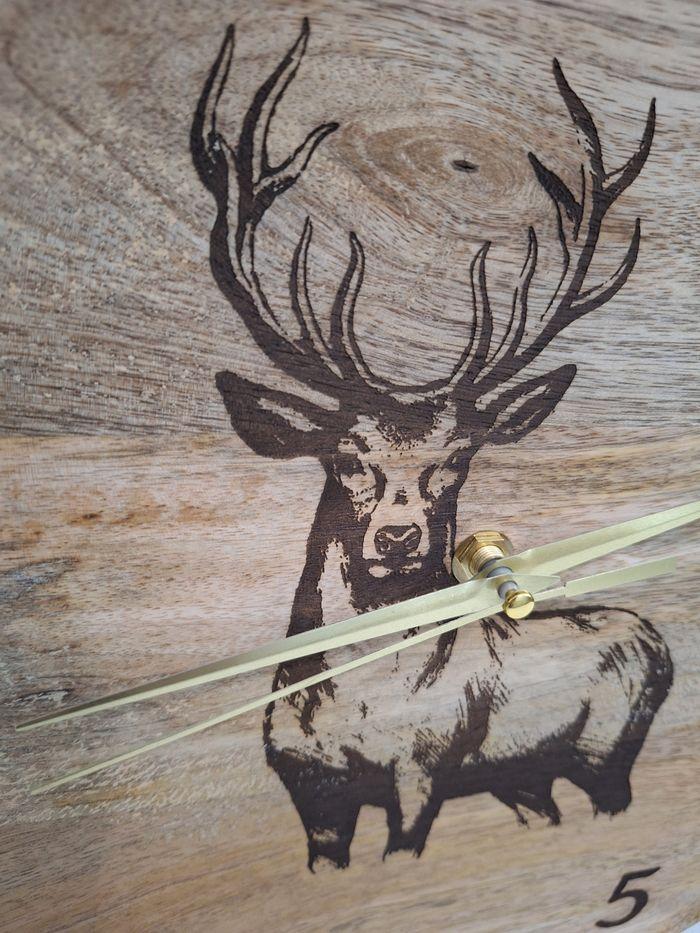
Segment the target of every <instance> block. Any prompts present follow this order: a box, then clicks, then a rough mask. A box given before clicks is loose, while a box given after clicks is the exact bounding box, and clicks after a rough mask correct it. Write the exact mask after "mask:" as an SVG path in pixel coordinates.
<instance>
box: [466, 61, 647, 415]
mask: <svg viewBox="0 0 700 933" xmlns="http://www.w3.org/2000/svg"><path fill="white" fill-rule="evenodd" d="M553 71H554V77H555V80H556V82H557V86H558V88H559V93H560V94H561V96H562V98H563V100H564V102H565V104H566V106H567V109H568V111H569V113H570V115H571V119H572V121H573V124H574V126H575V127H576V131H577V134H578V137H579V141H580V143H581V144H582V146H583V150H584V153H585V161H584V162H583V163H582V165H581V195H580V199H577V198H576V197H575V196H574V194H573V192H572V191H571V190H570V189H569V188H568V187H567V185H566V184H565V183H564V182H563V181H562V179H561V178H560V177H559V176H558V175H556V174H555V173H554V172H553V171H552V170H551V169H548V168H546V167H545V166H544V165H543V164H542V163H541V162H540V160H539V159H538V158H537V156H536V155H534V154H533V153H532V152H531V153H529V159H530V163H531V165H532V167H533V169H534V172H535V176H536V178H537V180H538V182H539V183H540V185H541V186H542V187H543V188H544V190H545V191H546V192H547V194H548V195H549V197H550V198H551V199H552V202H553V203H554V206H555V208H556V211H557V222H558V234H559V242H560V244H561V249H562V254H563V260H564V263H563V273H562V276H561V279H560V281H559V283H558V285H557V288H556V290H555V292H554V295H553V296H552V299H551V301H550V302H549V304H548V306H547V308H546V309H545V311H544V312H543V314H542V315H541V317H540V320H539V322H538V327H537V330H536V334H535V336H534V338H533V339H532V340H531V341H529V342H527V341H526V339H525V337H526V333H527V331H528V324H530V323H531V322H530V321H529V320H528V316H529V308H528V298H529V290H530V285H531V284H532V280H533V277H534V275H535V272H536V269H537V235H536V233H535V230H534V228H533V227H530V228H529V230H528V248H527V255H526V257H525V262H524V264H523V268H522V271H521V274H520V278H519V280H518V283H517V285H516V287H515V289H514V292H513V300H512V307H511V314H510V320H509V323H508V325H507V328H506V332H505V334H504V336H503V338H502V340H501V341H500V343H499V344H498V346H496V347H495V348H493V347H492V346H491V344H492V336H493V315H492V311H491V306H490V302H489V296H488V289H487V284H486V257H487V254H488V250H489V246H490V243H489V242H486V243H484V245H483V246H482V247H481V249H480V250H479V252H478V253H477V255H476V257H475V258H474V261H473V262H472V266H471V282H472V295H473V308H474V323H473V331H472V339H471V341H470V345H469V347H468V348H467V351H466V352H465V353H464V354H463V355H462V358H461V360H460V363H459V366H458V368H457V370H456V371H455V372H454V374H453V377H452V379H451V385H452V387H454V388H457V387H460V386H462V387H464V388H467V386H470V387H472V390H471V391H472V395H473V396H474V397H479V396H484V395H485V394H486V393H488V392H490V391H492V390H493V389H495V388H496V387H498V386H502V385H504V384H506V383H508V382H510V381H512V380H513V379H514V377H515V376H516V375H517V374H519V373H521V372H522V371H523V370H524V369H525V368H526V367H527V366H528V365H529V364H530V363H531V362H532V361H533V360H534V359H535V358H536V357H537V356H539V354H540V353H541V352H542V351H543V350H544V349H545V347H547V345H548V344H549V343H550V342H551V341H552V340H553V338H554V337H556V335H557V334H559V333H560V332H561V331H562V330H563V329H564V328H565V327H567V326H568V325H569V324H571V323H573V322H574V321H576V320H578V318H580V317H582V316H583V315H584V314H588V313H589V312H590V311H594V310H595V309H596V308H600V307H601V305H603V304H605V303H606V302H607V301H609V300H610V299H611V298H612V297H613V296H614V295H615V294H617V292H618V291H619V290H620V289H621V288H622V286H623V285H624V284H625V282H626V281H627V279H628V278H629V275H630V273H631V272H632V269H633V268H634V264H635V262H636V259H637V254H638V251H639V240H640V221H639V218H637V220H636V222H635V227H634V232H633V234H632V238H631V240H630V244H629V246H628V248H627V252H626V254H625V257H624V259H623V260H622V262H621V263H620V265H619V267H618V269H617V271H616V272H615V273H614V274H613V275H612V276H611V277H610V278H609V279H607V280H606V281H604V282H601V283H599V284H597V285H595V286H593V287H589V288H586V289H584V285H585V282H586V277H587V274H588V271H589V268H590V264H591V261H592V259H593V255H594V252H595V248H596V245H597V243H598V238H599V236H600V231H601V227H602V224H603V221H604V219H605V215H606V214H607V212H608V210H609V209H610V207H611V206H612V205H613V204H614V203H615V201H616V200H617V198H618V197H619V196H620V195H621V194H622V193H623V191H625V190H626V189H627V188H628V187H629V186H630V185H631V184H632V182H633V181H634V180H635V179H636V177H637V176H638V175H639V173H640V171H641V169H642V167H643V165H644V163H645V161H646V159H647V156H648V155H649V150H650V148H651V142H652V139H653V136H654V124H655V102H654V100H652V101H651V105H650V107H649V114H648V117H647V122H646V126H645V128H644V133H643V136H642V139H641V142H640V144H639V147H638V149H637V151H636V152H635V153H634V155H632V156H631V158H630V159H628V161H627V162H626V163H625V164H624V165H623V166H622V168H620V169H618V170H616V171H614V172H606V171H605V167H604V163H603V154H602V149H601V145H600V137H599V135H598V130H597V128H596V125H595V122H594V120H593V117H592V116H591V114H590V112H589V111H588V109H587V107H586V106H585V104H584V103H583V101H582V100H581V99H580V97H578V95H577V94H576V93H575V92H574V91H573V90H572V88H571V86H570V85H569V83H568V82H567V80H566V78H565V77H564V73H563V71H562V69H561V66H560V65H559V62H558V61H557V60H556V59H554V62H553ZM574 252H575V253H576V258H575V260H574V261H572V259H571V256H572V253H574ZM571 378H573V373H572V374H571ZM569 381H570V379H569ZM540 384H541V385H544V381H543V380H540ZM567 384H568V383H567ZM497 402H498V400H497Z"/></svg>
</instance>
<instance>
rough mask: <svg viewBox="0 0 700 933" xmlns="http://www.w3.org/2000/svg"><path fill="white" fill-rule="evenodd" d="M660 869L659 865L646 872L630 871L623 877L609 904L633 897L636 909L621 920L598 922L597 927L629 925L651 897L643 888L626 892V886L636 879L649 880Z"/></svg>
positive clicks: (609, 899)
mask: <svg viewBox="0 0 700 933" xmlns="http://www.w3.org/2000/svg"><path fill="white" fill-rule="evenodd" d="M660 867H661V866H660V865H657V867H656V868H646V869H644V871H629V872H627V874H626V875H623V876H622V878H620V881H619V882H618V885H617V887H616V888H615V890H614V891H613V893H612V894H611V895H610V897H609V898H608V904H612V903H613V902H614V901H619V900H621V899H622V898H623V897H631V898H632V900H633V901H634V907H633V908H632V910H631V911H630V912H629V913H628V914H626V915H625V916H624V917H622V918H621V919H620V920H598V921H597V922H596V926H597V927H618V926H620V924H621V923H627V921H628V920H632V918H633V917H636V916H637V914H638V913H640V911H642V910H644V908H645V907H646V906H647V903H648V901H649V895H648V894H647V892H646V891H644V890H643V889H642V888H630V890H629V891H625V885H626V884H627V882H628V881H634V879H635V878H648V877H649V875H653V874H655V873H656V872H657V871H658V870H659V868H660Z"/></svg>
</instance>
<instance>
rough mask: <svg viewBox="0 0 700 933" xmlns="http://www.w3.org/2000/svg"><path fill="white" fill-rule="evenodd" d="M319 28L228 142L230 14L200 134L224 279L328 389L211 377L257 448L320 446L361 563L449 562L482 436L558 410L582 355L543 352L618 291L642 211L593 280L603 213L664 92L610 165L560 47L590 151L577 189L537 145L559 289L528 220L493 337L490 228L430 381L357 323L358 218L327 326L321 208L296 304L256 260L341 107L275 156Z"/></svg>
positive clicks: (314, 449)
mask: <svg viewBox="0 0 700 933" xmlns="http://www.w3.org/2000/svg"><path fill="white" fill-rule="evenodd" d="M308 36H309V25H308V22H307V21H304V24H303V27H302V30H301V34H300V35H299V38H298V39H297V41H296V42H295V44H294V45H293V46H292V47H291V48H290V49H289V51H288V52H287V54H286V55H285V57H284V58H283V59H282V61H281V62H280V64H279V65H278V67H277V68H276V69H275V71H274V72H273V73H272V74H271V75H270V76H269V78H268V79H267V80H266V81H265V82H264V83H263V84H262V85H261V86H260V88H259V89H258V91H257V93H256V94H255V97H254V99H253V102H252V104H251V106H250V107H249V108H248V111H247V112H246V114H245V116H244V118H243V120H242V123H241V128H240V132H239V134H238V138H237V140H236V142H235V144H230V143H229V142H228V140H227V139H226V137H225V135H224V133H223V132H222V130H221V129H220V128H219V125H218V123H217V108H218V106H219V104H220V101H221V98H222V95H223V93H224V90H225V87H226V83H227V79H228V75H229V70H230V67H231V60H232V56H233V50H234V30H233V27H229V29H228V30H227V32H226V36H225V38H224V41H223V44H222V46H221V49H220V51H219V54H218V55H217V58H216V60H215V62H214V65H213V67H212V69H211V71H210V73H209V76H208V77H207V80H206V82H205V85H204V89H203V91H202V95H201V97H200V99H199V102H198V105H197V108H196V112H195V115H194V120H193V123H192V132H191V149H192V156H193V159H194V164H195V166H196V169H197V172H198V174H199V177H200V179H201V180H202V182H203V184H204V185H205V186H206V187H207V188H208V189H209V191H211V193H212V194H213V196H214V199H215V201H216V206H217V215H216V220H215V222H214V225H213V228H212V232H211V254H210V255H211V268H212V272H213V275H214V278H215V280H216V282H217V284H218V285H219V288H220V289H221V291H222V293H223V294H224V295H225V296H226V298H227V299H228V301H229V302H230V304H231V306H232V308H233V310H234V311H235V312H236V314H237V315H238V316H239V317H240V318H241V320H242V321H243V322H244V324H245V325H246V327H247V329H248V331H249V333H250V335H251V336H252V338H253V339H254V340H255V342H256V343H257V344H258V346H259V347H260V348H261V349H262V350H263V352H264V353H265V354H266V355H267V356H268V358H269V359H270V360H271V361H272V363H274V365H275V366H276V367H278V368H279V369H280V370H281V371H282V372H283V373H285V374H287V375H288V376H290V377H292V378H293V379H294V380H295V381H296V383H302V384H306V385H308V386H310V387H312V388H313V389H314V391H315V393H316V395H317V396H318V395H319V393H320V395H321V397H323V398H325V400H326V401H325V404H318V403H315V402H311V401H309V400H308V399H306V398H304V397H303V396H302V395H299V394H296V393H293V392H286V391H280V390H276V389H272V388H270V387H269V386H267V385H264V384H261V383H258V382H253V381H251V380H248V379H245V378H244V377H242V376H240V375H238V374H236V373H234V372H229V371H225V372H220V373H218V374H217V377H216V384H217V387H218V389H219V392H220V393H221V396H222V398H223V400H224V404H225V405H226V409H227V411H228V413H229V415H230V418H231V423H232V425H233V427H234V429H235V430H236V431H237V433H238V434H239V435H240V436H241V437H242V438H243V440H244V441H245V442H246V443H247V444H248V445H249V446H250V447H251V448H252V449H253V450H254V451H255V452H257V453H259V454H261V455H264V456H268V457H277V458H290V457H298V456H310V455H312V456H316V457H318V458H319V459H320V461H321V463H322V464H323V466H324V468H325V470H326V474H327V477H328V479H327V483H328V486H327V488H330V489H331V490H332V491H333V494H334V496H335V498H336V499H337V501H338V502H339V503H343V504H344V508H345V510H346V516H347V521H346V525H347V527H348V528H349V527H350V526H352V527H353V528H354V529H355V531H354V543H351V544H350V547H354V548H355V550H356V551H357V554H356V556H357V557H358V558H360V556H361V558H362V562H363V566H364V572H366V573H367V574H368V575H369V576H371V577H374V578H378V577H385V576H389V575H395V574H406V573H412V572H413V571H424V570H425V569H426V568H434V567H437V566H438V565H440V566H441V565H442V564H443V561H444V558H445V554H446V550H447V548H449V547H450V546H451V544H452V537H453V535H454V517H455V514H456V507H457V496H458V493H459V490H460V487H461V486H462V484H463V483H464V480H465V479H466V476H467V472H468V470H469V464H470V461H471V458H472V457H473V456H474V454H475V453H476V452H477V450H479V448H480V447H481V446H482V445H483V444H485V443H491V444H507V443H514V442H517V441H519V440H520V439H521V438H523V437H524V436H525V435H526V434H528V433H529V432H530V431H532V430H533V429H534V428H536V427H537V426H538V425H539V424H541V423H542V421H543V420H544V419H545V418H546V417H547V415H549V414H550V413H551V412H552V411H553V410H554V408H555V407H556V405H557V403H558V402H559V400H560V399H561V398H562V396H563V395H564V393H565V392H566V390H567V388H568V387H569V385H570V384H571V381H572V379H573V378H574V375H575V373H576V367H575V366H574V365H573V364H567V365H565V366H559V367H558V368H556V369H553V370H551V371H549V372H546V373H545V374H544V375H543V374H541V373H536V372H534V369H535V363H536V361H537V360H538V358H539V357H540V355H541V354H542V352H543V351H544V350H545V349H546V348H547V347H548V345H549V344H550V343H551V342H552V340H553V339H554V338H555V337H556V336H557V335H558V334H559V333H561V331H562V330H563V329H564V328H565V327H567V326H568V325H569V324H571V323H572V322H574V321H576V320H577V319H578V318H580V317H582V316H583V315H584V314H588V313H589V312H591V311H593V310H595V309H596V308H599V307H601V305H603V304H605V303H606V302H607V301H609V300H610V299H611V298H612V297H613V296H614V295H615V294H616V293H617V292H618V291H619V290H620V288H621V287H622V286H623V285H624V283H625V282H626V280H627V278H628V277H629V275H630V273H631V271H632V269H633V267H634V264H635V261H636V258H637V253H638V250H639V240H640V224H639V220H637V221H636V223H635V227H634V231H633V233H632V237H631V240H630V243H629V246H628V249H627V252H626V255H625V257H624V259H623V260H622V262H621V264H620V266H619V268H618V269H617V271H616V272H615V273H614V274H613V275H612V276H611V277H610V278H609V279H608V280H606V281H604V282H601V283H596V284H594V285H589V284H588V282H587V277H588V271H589V267H590V264H591V261H592V258H593V255H594V252H595V248H596V245H597V242H598V239H599V236H600V231H601V226H602V224H603V221H604V219H605V216H606V214H607V212H608V210H609V209H610V207H611V206H612V205H613V203H614V202H615V201H616V200H617V198H618V197H619V196H620V195H621V194H622V192H623V191H624V190H625V189H626V188H627V187H629V185H630V184H631V183H632V182H633V181H634V179H635V178H636V177H637V175H638V174H639V172H640V171H641V169H642V166H643V165H644V162H645V161H646V158H647V155H648V153H649V150H650V147H651V142H652V137H653V133H654V120H655V111H654V102H653V101H652V103H651V106H650V109H649V115H648V118H647V122H646V127H645V129H644V134H643V136H642V140H641V143H640V145H639V147H638V149H637V151H636V152H635V153H634V154H633V155H632V157H631V158H630V159H629V160H628V161H627V162H626V163H625V164H624V165H623V166H622V168H620V169H618V170H616V171H613V172H607V171H606V170H605V167H604V163H603V154H602V150H601V145H600V139H599V136H598V131H597V129H596V126H595V123H594V121H593V118H592V117H591V114H590V113H589V111H588V110H587V108H586V106H585V105H584V103H583V102H582V101H581V99H580V98H579V97H578V96H577V95H576V94H575V93H574V91H573V90H572V89H571V87H570V86H569V84H568V83H567V81H566V78H565V77H564V73H563V72H562V69H561V67H560V66H559V63H558V62H557V61H556V59H555V60H554V63H553V72H554V78H555V80H556V83H557V87H558V89H559V93H560V94H561V96H562V98H563V100H564V103H565V104H566V107H567V109H568V111H569V114H570V116H571V119H572V121H573V124H574V127H575V129H576V131H577V134H578V138H579V142H580V145H581V147H582V151H583V159H582V164H581V191H580V194H579V196H578V197H577V196H575V195H574V193H573V192H572V191H571V190H570V189H569V188H568V186H567V185H566V184H565V183H564V182H563V180H562V179H561V178H560V177H559V176H558V175H556V174H555V173H554V172H553V171H551V170H550V169H548V168H546V167H545V166H544V165H543V164H542V163H541V162H540V161H539V159H538V158H537V157H536V156H535V155H533V154H532V153H530V154H529V158H530V162H531V164H532V167H533V170H534V173H535V177H536V179H537V181H538V182H539V184H540V185H541V186H542V188H543V189H544V190H545V191H546V193H547V194H548V195H549V197H550V198H551V200H552V203H553V205H554V207H555V210H556V216H557V229H558V236H559V243H560V246H561V251H562V257H563V271H562V275H561V277H560V279H559V282H558V284H557V286H556V288H555V290H554V293H553V295H552V297H551V300H550V301H549V303H548V305H547V307H546V308H545V310H544V311H543V312H542V313H541V314H538V315H537V316H536V317H533V315H532V313H531V312H530V309H529V307H528V299H529V292H530V286H531V284H532V281H533V277H534V275H535V272H536V269H537V246H538V241H537V235H536V233H535V230H534V229H533V228H532V227H530V228H529V231H528V244H527V252H526V256H525V261H524V264H523V268H522V272H521V274H520V277H519V280H518V282H517V284H516V285H515V288H514V291H513V296H512V302H511V307H510V311H509V315H508V324H507V328H506V330H505V333H504V334H503V335H502V336H500V338H498V339H496V337H495V329H494V315H493V312H492V308H491V303H490V300H489V294H488V288H487V276H486V260H487V254H488V251H489V246H490V244H489V243H488V242H486V243H484V244H483V246H482V247H481V249H480V250H479V251H478V253H477V254H476V256H475V257H474V260H473V261H472V264H471V294H472V310H473V316H472V320H471V323H470V327H469V335H468V339H467V340H466V341H465V347H464V350H463V351H462V353H461V355H460V357H459V359H458V360H457V361H456V363H455V365H454V367H453V368H452V370H451V372H450V373H449V374H448V375H446V376H445V377H444V378H443V379H438V380H434V381H432V382H429V383H425V384H419V385H418V384H417V385H402V384H396V383H393V382H391V381H390V380H388V379H385V378H383V377H381V376H378V375H377V374H375V373H374V372H373V371H372V369H371V368H370V367H369V365H368V364H367V361H366V360H365V358H364V356H363V353H362V350H361V348H360V346H359V344H358V341H357V339H356V337H355V330H354V317H355V306H356V302H357V299H358V295H359V293H360V289H361V287H362V280H363V276H364V266H365V257H364V251H363V249H362V244H361V243H360V240H359V239H358V237H357V236H356V234H355V233H351V234H350V256H349V260H348V264H347V268H346V270H345V274H344V276H343V278H342V281H341V282H340V285H339V287H338V289H337V292H336V295H335V299H334V301H333V304H332V307H331V309H330V320H329V323H328V326H327V327H324V326H323V325H322V323H321V321H320V320H319V317H318V316H317V314H316V311H315V310H314V307H313V304H312V300H311V295H310V292H309V284H308V275H307V267H308V256H309V250H310V248H311V242H312V236H313V225H312V223H311V220H310V219H307V220H306V222H305V224H304V227H303V230H302V232H301V236H300V237H299V240H298V243H297V246H296V249H295V251H294V255H293V259H292V262H291V268H290V273H289V308H284V309H280V308H273V307H272V305H271V303H270V301H269V300H268V298H267V297H266V295H265V294H264V292H263V290H262V287H261V283H260V280H259V278H258V275H257V273H256V269H255V249H254V243H255V233H256V229H257V227H258V224H259V223H260V222H261V220H262V219H263V217H264V216H265V213H266V211H267V210H268V209H269V208H270V207H271V206H272V204H273V203H274V201H275V200H276V199H277V198H278V197H279V196H280V195H281V194H283V193H284V192H285V191H287V190H288V189H289V188H290V187H291V186H292V185H294V183H295V182H296V181H297V180H298V178H299V177H300V175H301V174H302V172H303V171H304V169H305V168H306V167H307V166H308V164H309V162H310V160H311V158H312V156H313V154H314V152H315V151H316V149H317V148H318V146H319V145H320V144H321V143H322V142H323V140H324V139H326V137H327V136H329V135H330V134H331V133H333V132H335V131H336V130H337V129H338V124H337V123H324V124H321V125H320V126H317V127H316V128H315V129H313V130H312V131H311V132H310V133H309V134H308V135H307V137H306V139H305V140H304V141H303V142H302V143H301V145H300V146H299V147H298V148H297V149H296V150H295V151H294V152H292V153H291V154H290V155H289V156H288V157H287V158H286V159H284V160H283V161H282V162H280V163H279V164H277V165H272V164H271V163H270V159H269V153H268V146H267V141H268V135H269V132H270V125H271V121H272V118H273V116H274V113H275V110H276V108H277V107H278V105H279V104H280V102H281V101H282V98H283V96H284V94H285V91H286V89H287V88H288V87H289V84H290V82H291V81H292V80H293V79H294V77H295V76H296V73H297V70H298V68H299V65H300V63H301V60H302V58H303V56H304V52H305V49H306V45H307V41H308ZM288 320H293V321H294V322H295V323H294V326H293V328H289V327H288V326H287V325H286V324H285V323H283V322H285V321H288ZM421 448H422V449H423V450H424V451H425V452H426V454H425V456H421V454H420V449H421ZM426 462H428V465H427V466H426V465H425V464H426ZM417 464H418V465H420V464H422V466H419V468H417V466H416V465H417ZM411 472H412V474H413V475H412V476H411ZM407 477H408V478H407Z"/></svg>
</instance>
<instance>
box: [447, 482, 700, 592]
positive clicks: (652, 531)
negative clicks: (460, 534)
mask: <svg viewBox="0 0 700 933" xmlns="http://www.w3.org/2000/svg"><path fill="white" fill-rule="evenodd" d="M698 519H700V500H698V501H695V502H688V503H687V504H685V505H680V506H676V507H675V508H672V509H666V510H665V511H663V512H654V513H652V514H651V515H644V516H643V517H642V518H633V519H631V520H630V521H626V522H620V523H619V524H617V525H608V526H607V527H605V528H600V529H598V530H597V531H589V532H586V533H584V534H581V535H575V536H574V537H572V538H565V539H562V540H561V541H554V542H552V543H551V544H545V545H542V546H541V547H535V548H530V549H529V550H527V551H522V552H521V553H520V554H514V555H512V556H508V557H504V558H503V559H500V558H499V559H498V561H493V562H492V563H490V564H489V565H488V570H489V571H491V570H493V568H494V567H497V566H504V565H507V566H508V567H509V568H510V569H511V570H512V572H513V573H514V574H515V573H518V574H520V573H541V574H550V573H554V574H557V573H561V572H562V571H564V570H569V569H571V568H572V567H576V566H578V565H579V564H585V563H587V562H588V561H591V560H595V559H596V558H598V557H603V556H605V555H606V554H612V553H613V552H614V551H619V550H622V548H626V547H629V546H630V545H632V544H637V543H638V542H640V541H646V540H647V539H648V538H654V537H656V536H657V535H661V534H664V533H665V532H667V531H672V530H673V529H674V528H680V527H681V526H682V525H687V524H689V523H690V522H695V521H698ZM453 563H454V561H453ZM460 569H461V568H460ZM455 575H456V576H457V573H456V572H455Z"/></svg>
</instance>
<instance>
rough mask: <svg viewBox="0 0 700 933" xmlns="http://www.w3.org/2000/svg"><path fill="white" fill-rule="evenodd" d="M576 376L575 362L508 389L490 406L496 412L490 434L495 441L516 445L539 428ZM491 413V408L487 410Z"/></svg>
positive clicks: (495, 442) (490, 439) (489, 436)
mask: <svg viewBox="0 0 700 933" xmlns="http://www.w3.org/2000/svg"><path fill="white" fill-rule="evenodd" d="M575 375H576V367H575V366H574V365H573V364H567V365H566V366H560V367H559V369H555V370H553V371H552V372H551V373H547V375H546V376H535V377H533V378H532V379H528V380H527V382H521V383H519V384H518V385H516V386H514V387H513V388H512V389H508V390H507V391H506V392H504V393H503V394H502V395H500V396H499V397H498V398H497V399H496V400H495V401H494V402H492V403H491V404H490V405H489V409H490V410H491V413H493V411H494V410H495V412H496V414H495V417H494V420H493V422H492V426H491V429H490V432H489V435H488V441H489V442H490V443H491V444H513V443H515V442H516V441H519V440H521V439H522V438H523V437H525V435H526V434H529V433H530V431H533V430H534V429H535V428H537V427H539V425H541V424H542V422H543V421H544V419H545V418H546V417H547V415H550V414H551V413H552V412H553V411H554V409H555V408H556V406H557V405H558V404H559V401H560V400H561V398H562V396H563V395H564V393H565V392H566V390H567V389H568V388H569V386H570V385H571V382H572V380H573V378H574V376H575ZM487 414H488V410H487Z"/></svg>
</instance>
